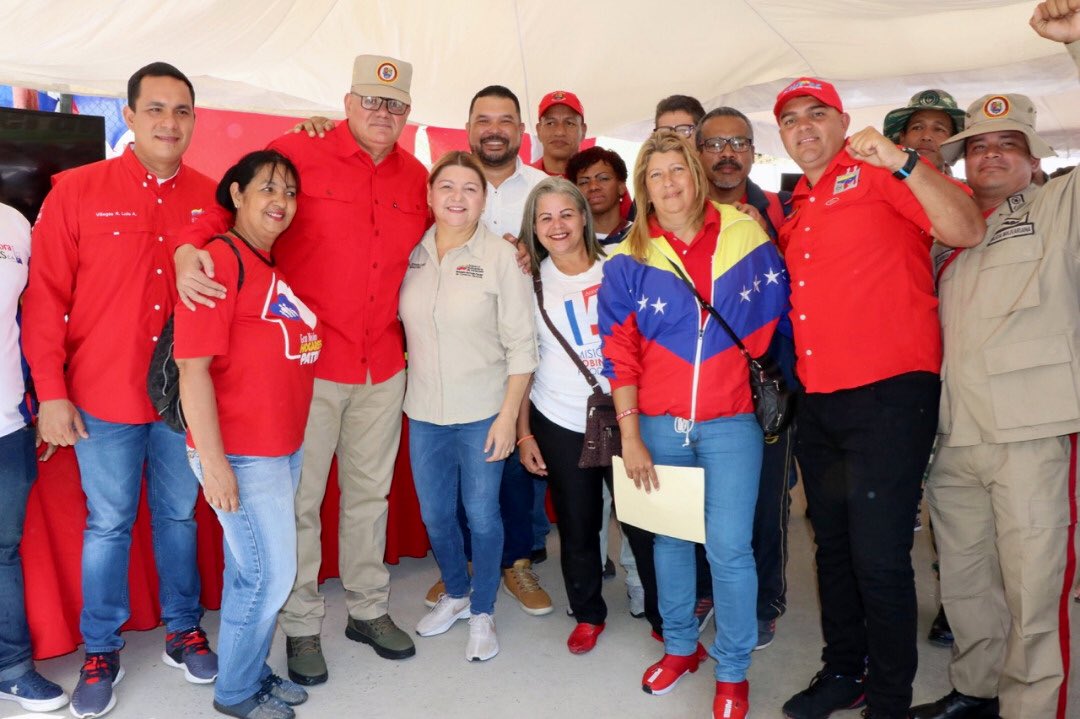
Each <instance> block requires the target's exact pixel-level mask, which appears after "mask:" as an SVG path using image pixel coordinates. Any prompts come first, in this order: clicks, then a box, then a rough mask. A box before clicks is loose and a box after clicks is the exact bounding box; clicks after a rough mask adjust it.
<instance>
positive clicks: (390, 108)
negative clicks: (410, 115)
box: [353, 92, 409, 115]
mask: <svg viewBox="0 0 1080 719" xmlns="http://www.w3.org/2000/svg"><path fill="white" fill-rule="evenodd" d="M353 94H354V95H356V93H355V92H354V93H353ZM356 96H357V97H358V98H360V107H362V108H364V109H365V110H371V111H372V112H374V111H375V110H378V109H379V108H380V107H382V106H383V103H384V102H385V103H386V111H387V112H389V113H390V114H391V115H404V114H405V113H406V112H408V111H409V106H408V105H407V104H406V103H404V102H402V101H401V100H391V99H390V98H388V97H373V96H371V95H356Z"/></svg>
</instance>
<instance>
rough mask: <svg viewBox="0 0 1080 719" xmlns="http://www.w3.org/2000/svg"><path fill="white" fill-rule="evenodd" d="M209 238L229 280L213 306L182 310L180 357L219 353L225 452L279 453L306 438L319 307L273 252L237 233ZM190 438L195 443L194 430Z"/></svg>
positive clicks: (215, 370) (214, 374) (217, 386)
mask: <svg viewBox="0 0 1080 719" xmlns="http://www.w3.org/2000/svg"><path fill="white" fill-rule="evenodd" d="M233 244H235V245H236V249H237V250H238V251H239V252H240V257H241V258H242V259H243V262H244V286H243V287H242V288H241V289H240V291H239V292H236V291H235V289H234V288H235V287H236V284H237V279H238V274H239V272H238V269H239V267H238V265H237V263H236V255H234V254H233V251H232V250H231V249H230V248H229V246H228V245H227V244H226V243H225V242H224V241H222V240H217V241H214V242H211V243H209V244H208V245H206V247H205V249H206V250H207V251H208V252H209V253H210V256H211V257H212V258H213V260H214V267H215V269H216V270H217V276H216V277H215V279H217V281H218V282H221V283H222V284H223V285H225V286H226V287H228V288H229V292H228V294H227V297H226V298H225V299H224V300H219V301H218V302H217V305H216V306H215V307H213V308H208V307H199V308H198V309H197V310H195V311H194V312H191V311H189V310H187V309H186V308H184V307H179V308H178V309H177V311H176V348H175V355H176V358H177V359H184V358H194V357H211V356H212V357H213V358H214V359H213V361H212V362H211V364H210V376H211V378H212V379H213V381H214V393H215V395H216V398H217V410H218V423H219V425H220V427H221V439H222V441H223V443H224V445H225V453H226V454H236V455H247V456H255V457H280V456H284V455H288V454H292V453H293V452H295V451H296V450H297V449H299V448H300V445H301V444H302V443H303V441H304V427H305V425H306V424H307V416H308V410H309V408H310V405H311V392H312V386H313V384H314V381H315V372H314V364H315V361H316V360H317V359H318V358H319V351H320V350H321V349H322V340H321V339H320V337H319V330H318V328H317V326H316V318H315V314H314V313H313V312H312V311H311V310H310V309H308V307H307V306H306V305H305V304H304V303H303V302H301V301H300V299H299V298H297V296H296V294H295V293H294V292H293V291H292V289H291V288H290V287H289V285H288V283H287V282H286V280H285V278H284V277H283V276H282V275H281V272H280V270H278V269H277V268H276V267H274V266H273V265H272V264H270V261H269V257H268V256H267V255H264V254H262V253H261V252H257V251H256V250H253V249H251V248H250V247H248V246H247V245H246V244H244V243H243V242H242V241H240V240H233ZM188 446H189V447H193V446H194V443H193V442H192V439H191V432H190V431H189V432H188Z"/></svg>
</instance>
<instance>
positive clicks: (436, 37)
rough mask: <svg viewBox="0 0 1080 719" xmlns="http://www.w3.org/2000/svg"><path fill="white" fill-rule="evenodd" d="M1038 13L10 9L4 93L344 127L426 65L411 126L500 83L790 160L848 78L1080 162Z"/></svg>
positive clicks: (727, 5) (292, 6)
mask: <svg viewBox="0 0 1080 719" xmlns="http://www.w3.org/2000/svg"><path fill="white" fill-rule="evenodd" d="M1033 8H1034V2H1033V1H1032V0H1024V1H1023V2H1016V1H1010V0H906V1H905V2H896V1H895V0H812V1H811V0H674V1H670V2H657V1H656V0H652V1H650V2H642V1H641V0H468V1H465V0H444V1H443V2H435V1H434V0H229V1H228V2H225V1H215V0H165V1H158V2H153V3H142V2H129V1H127V0H124V1H118V0H95V1H93V2H86V1H85V0H34V1H33V2H25V1H19V0H0V27H3V28H4V31H3V35H4V42H3V43H2V44H0V83H4V84H14V85H21V86H28V87H35V88H39V89H47V90H57V91H62V92H74V93H84V94H102V95H114V96H123V94H124V88H125V83H126V80H127V77H128V76H129V75H130V74H131V73H132V72H133V71H134V70H135V69H137V68H138V67H139V66H141V65H143V64H145V63H147V62H150V61H152V60H166V61H168V62H171V63H173V64H175V65H176V66H178V67H179V68H181V69H182V70H184V72H186V73H187V74H188V75H189V76H190V77H191V78H192V80H193V82H194V83H195V86H196V91H197V94H198V98H197V99H198V103H199V105H200V106H204V107H215V108H223V109H233V110H245V111H250V112H263V113H272V114H282V115H301V116H305V115H308V114H314V113H318V114H329V115H331V116H336V117H340V115H341V108H342V96H343V94H344V92H345V91H346V90H347V89H348V86H349V81H350V75H351V69H352V59H353V57H354V56H355V55H357V54H359V53H381V54H387V55H391V56H394V57H398V58H402V59H405V60H409V61H410V62H412V64H413V67H414V72H413V88H412V95H413V103H414V105H413V111H412V115H411V117H410V120H411V121H413V122H418V123H422V124H427V125H436V126H442V127H461V126H463V125H464V122H465V119H466V114H467V110H468V103H469V99H470V98H471V96H472V94H473V93H474V92H475V91H476V90H478V89H479V88H481V87H483V86H484V85H487V84H492V83H498V84H503V85H507V86H508V87H510V88H511V89H512V90H514V91H515V92H517V93H518V95H519V97H520V98H521V101H522V111H523V114H524V115H525V117H524V119H525V122H526V124H527V125H528V126H529V127H530V128H531V127H532V125H533V124H534V123H535V121H536V117H535V113H536V106H537V103H538V102H539V100H540V97H541V96H542V95H543V94H544V93H546V92H548V91H550V90H553V89H568V90H572V91H574V92H576V93H577V94H578V95H579V97H581V99H582V102H583V104H584V106H585V113H586V121H587V122H588V125H589V134H590V135H603V136H610V137H617V138H623V139H628V140H637V139H640V138H641V137H643V136H644V135H646V134H647V133H648V132H649V131H650V130H651V129H652V114H653V108H654V106H655V104H656V101H657V100H658V99H660V98H661V97H664V96H666V95H669V94H673V93H685V94H690V95H694V96H696V97H698V98H699V99H700V100H701V101H702V102H703V103H704V105H705V107H706V108H710V107H714V106H717V105H720V104H728V105H732V106H735V107H738V108H739V109H742V110H743V111H744V112H746V113H747V114H748V115H750V116H751V117H752V118H753V120H754V121H755V126H756V130H757V136H758V137H757V145H758V150H759V151H760V152H766V153H770V154H780V155H782V154H783V151H782V148H781V147H780V145H779V141H778V139H777V136H776V132H775V123H774V122H773V120H772V115H771V108H772V103H773V99H774V98H775V96H776V92H777V91H778V90H779V89H780V88H782V87H783V86H784V85H785V84H786V83H787V82H788V81H789V80H790V79H791V78H794V77H798V76H800V75H814V76H818V77H823V78H826V79H828V80H831V81H834V82H835V83H836V84H837V86H838V88H839V89H840V92H841V97H842V98H843V99H844V102H845V105H846V109H848V110H849V111H850V112H851V113H852V115H853V127H862V126H864V125H867V124H872V125H877V126H880V123H881V120H882V118H883V116H884V114H885V112H887V111H888V110H889V109H892V108H894V107H898V106H900V105H903V104H906V102H907V99H908V98H909V97H910V96H911V95H912V94H914V93H915V92H916V91H918V90H920V89H923V88H926V87H940V88H944V89H946V90H948V91H950V92H951V93H952V94H953V95H954V96H956V97H957V100H958V102H959V103H960V104H961V106H962V107H963V106H966V105H967V104H968V103H970V102H971V101H973V100H974V99H975V98H976V97H978V96H980V95H983V94H985V93H988V92H1024V93H1026V94H1028V95H1030V96H1032V97H1033V99H1034V100H1035V102H1036V105H1037V107H1038V111H1039V129H1040V131H1041V133H1042V134H1043V135H1044V136H1045V137H1046V138H1047V139H1048V140H1049V141H1050V142H1051V143H1052V144H1053V145H1054V147H1055V148H1056V149H1057V150H1058V152H1059V153H1061V154H1064V155H1069V154H1071V155H1078V154H1080V142H1078V139H1077V138H1078V137H1080V134H1078V132H1077V130H1078V128H1080V86H1078V83H1077V74H1076V69H1075V67H1074V66H1073V64H1072V63H1071V61H1070V60H1069V59H1068V57H1067V55H1066V53H1065V51H1064V49H1063V48H1062V47H1061V46H1060V45H1059V44H1057V43H1053V42H1049V41H1047V40H1044V39H1042V38H1040V37H1038V36H1037V35H1036V34H1035V33H1034V32H1033V31H1032V30H1031V29H1030V28H1029V27H1028V24H1027V21H1028V18H1029V17H1030V15H1031V12H1032V9H1033Z"/></svg>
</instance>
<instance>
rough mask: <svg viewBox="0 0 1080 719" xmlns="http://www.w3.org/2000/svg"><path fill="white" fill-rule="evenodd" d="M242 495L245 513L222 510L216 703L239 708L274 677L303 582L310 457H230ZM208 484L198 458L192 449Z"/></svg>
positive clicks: (195, 465)
mask: <svg viewBox="0 0 1080 719" xmlns="http://www.w3.org/2000/svg"><path fill="white" fill-rule="evenodd" d="M226 458H227V459H228V460H229V464H230V465H231V466H232V469H233V473H234V474H235V475H236V481H237V485H238V487H239V490H240V509H238V510H237V511H235V512H222V511H220V510H217V509H215V510H214V511H215V512H216V513H217V517H218V522H220V523H221V529H222V531H223V533H224V536H225V575H224V589H223V591H222V596H221V628H220V629H219V631H218V677H217V683H216V684H215V685H214V699H215V700H217V701H218V702H219V703H221V704H226V705H229V704H238V703H240V702H242V701H244V700H245V699H249V698H250V697H252V696H254V695H255V693H256V692H258V691H259V688H260V686H261V685H262V682H263V681H264V680H265V679H266V677H268V676H269V675H270V667H269V666H267V664H266V657H267V655H268V654H269V653H270V643H271V641H272V640H273V638H274V627H275V625H276V622H277V614H278V610H280V609H281V606H282V605H283V604H285V600H286V599H288V597H289V591H290V590H291V589H292V585H293V580H295V579H296V518H295V516H294V514H293V503H294V496H295V494H296V485H297V484H298V483H299V482H300V466H301V464H302V463H303V450H297V451H295V452H293V453H292V454H290V455H286V456H283V457H246V456H242V455H235V454H229V455H226ZM188 461H189V462H190V463H191V469H192V470H193V471H194V472H195V475H196V476H197V477H198V478H199V481H200V482H202V477H203V474H202V465H201V464H200V463H199V455H198V453H197V452H196V451H195V450H193V449H190V450H188Z"/></svg>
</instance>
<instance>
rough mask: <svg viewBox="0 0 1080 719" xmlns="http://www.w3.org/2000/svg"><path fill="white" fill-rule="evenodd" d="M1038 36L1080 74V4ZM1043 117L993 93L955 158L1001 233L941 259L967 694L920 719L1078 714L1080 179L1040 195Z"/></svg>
mask: <svg viewBox="0 0 1080 719" xmlns="http://www.w3.org/2000/svg"><path fill="white" fill-rule="evenodd" d="M1030 24H1031V26H1032V27H1033V28H1034V29H1035V31H1036V32H1037V33H1038V34H1039V35H1040V36H1042V37H1044V38H1046V39H1049V40H1054V41H1056V42H1060V43H1064V44H1065V47H1066V49H1067V50H1068V53H1069V55H1070V56H1071V58H1072V60H1073V62H1074V63H1075V64H1076V65H1077V67H1078V68H1080V0H1054V1H1053V2H1043V3H1040V4H1039V5H1038V6H1037V7H1036V8H1035V11H1034V14H1033V15H1032V18H1031V21H1030ZM1035 119H1036V118H1035V106H1034V104H1033V103H1032V102H1031V100H1030V99H1029V98H1027V97H1025V96H1024V95H1014V94H1004V93H1002V94H991V95H986V96H984V97H981V98H979V99H978V100H976V101H975V102H974V103H972V104H971V106H970V107H969V108H968V112H967V129H965V130H964V131H963V132H960V133H958V134H956V135H953V136H952V137H951V138H949V139H948V140H947V141H946V142H945V143H943V144H942V147H941V152H942V155H943V157H944V159H945V161H946V162H955V161H956V160H958V159H959V158H960V157H963V158H964V168H965V173H964V174H965V176H966V177H967V181H968V184H969V185H970V186H971V188H972V190H973V191H974V198H975V202H976V203H977V205H978V207H979V209H980V210H982V211H983V212H984V213H985V214H986V221H987V229H986V233H985V236H984V238H982V239H981V241H980V242H979V243H978V244H977V245H976V246H974V247H970V248H968V249H965V250H962V251H961V250H953V249H950V248H943V247H942V248H937V249H938V251H937V252H936V253H935V258H934V263H935V266H936V268H937V277H938V292H939V296H940V298H941V308H940V309H941V327H942V332H943V335H944V346H945V358H944V363H943V367H942V396H941V421H940V424H939V427H938V432H939V434H940V437H939V446H938V450H937V453H936V456H935V458H934V464H933V466H932V467H931V469H930V477H929V479H928V480H927V483H926V495H927V501H928V504H929V506H930V515H931V518H932V519H933V523H934V528H935V531H936V535H937V542H938V551H939V553H940V556H941V594H942V600H943V601H944V604H945V609H946V611H947V612H948V615H949V618H950V619H951V620H952V628H953V634H954V637H955V641H954V645H953V654H952V662H951V663H950V665H949V679H950V681H951V683H952V686H953V691H951V692H950V693H949V694H947V695H946V696H945V697H943V698H941V699H939V700H938V701H936V702H933V703H930V704H924V705H921V706H917V707H915V708H914V709H913V710H912V716H913V717H915V719H974V718H977V719H983V718H984V717H997V716H998V715H999V714H1000V715H1001V716H1003V717H1008V718H1009V719H1013V718H1014V717H1058V718H1059V719H1065V717H1070V716H1076V711H1077V710H1076V708H1075V707H1074V708H1073V709H1071V710H1070V709H1069V705H1070V701H1069V696H1068V686H1069V664H1070V657H1069V642H1070V636H1069V620H1070V617H1069V614H1070V609H1071V607H1072V605H1073V602H1072V601H1071V598H1070V593H1071V591H1070V590H1071V589H1072V585H1073V580H1074V578H1075V572H1076V555H1075V532H1076V522H1077V484H1076V483H1077V432H1078V431H1080V392H1078V390H1077V377H1080V301H1078V299H1077V298H1078V297H1080V210H1078V208H1080V177H1078V176H1077V175H1076V174H1075V173H1073V174H1071V175H1067V176H1065V177H1059V178H1057V179H1054V180H1050V181H1049V182H1047V183H1046V184H1045V185H1043V186H1041V187H1040V186H1038V185H1036V184H1035V182H1034V174H1035V173H1036V172H1037V171H1038V170H1039V158H1042V157H1050V156H1053V155H1054V151H1053V149H1052V148H1051V147H1050V146H1049V145H1048V144H1047V143H1046V142H1045V141H1044V140H1043V139H1042V138H1041V137H1039V135H1038V134H1036V131H1035ZM1072 703H1073V704H1075V702H1072Z"/></svg>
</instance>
